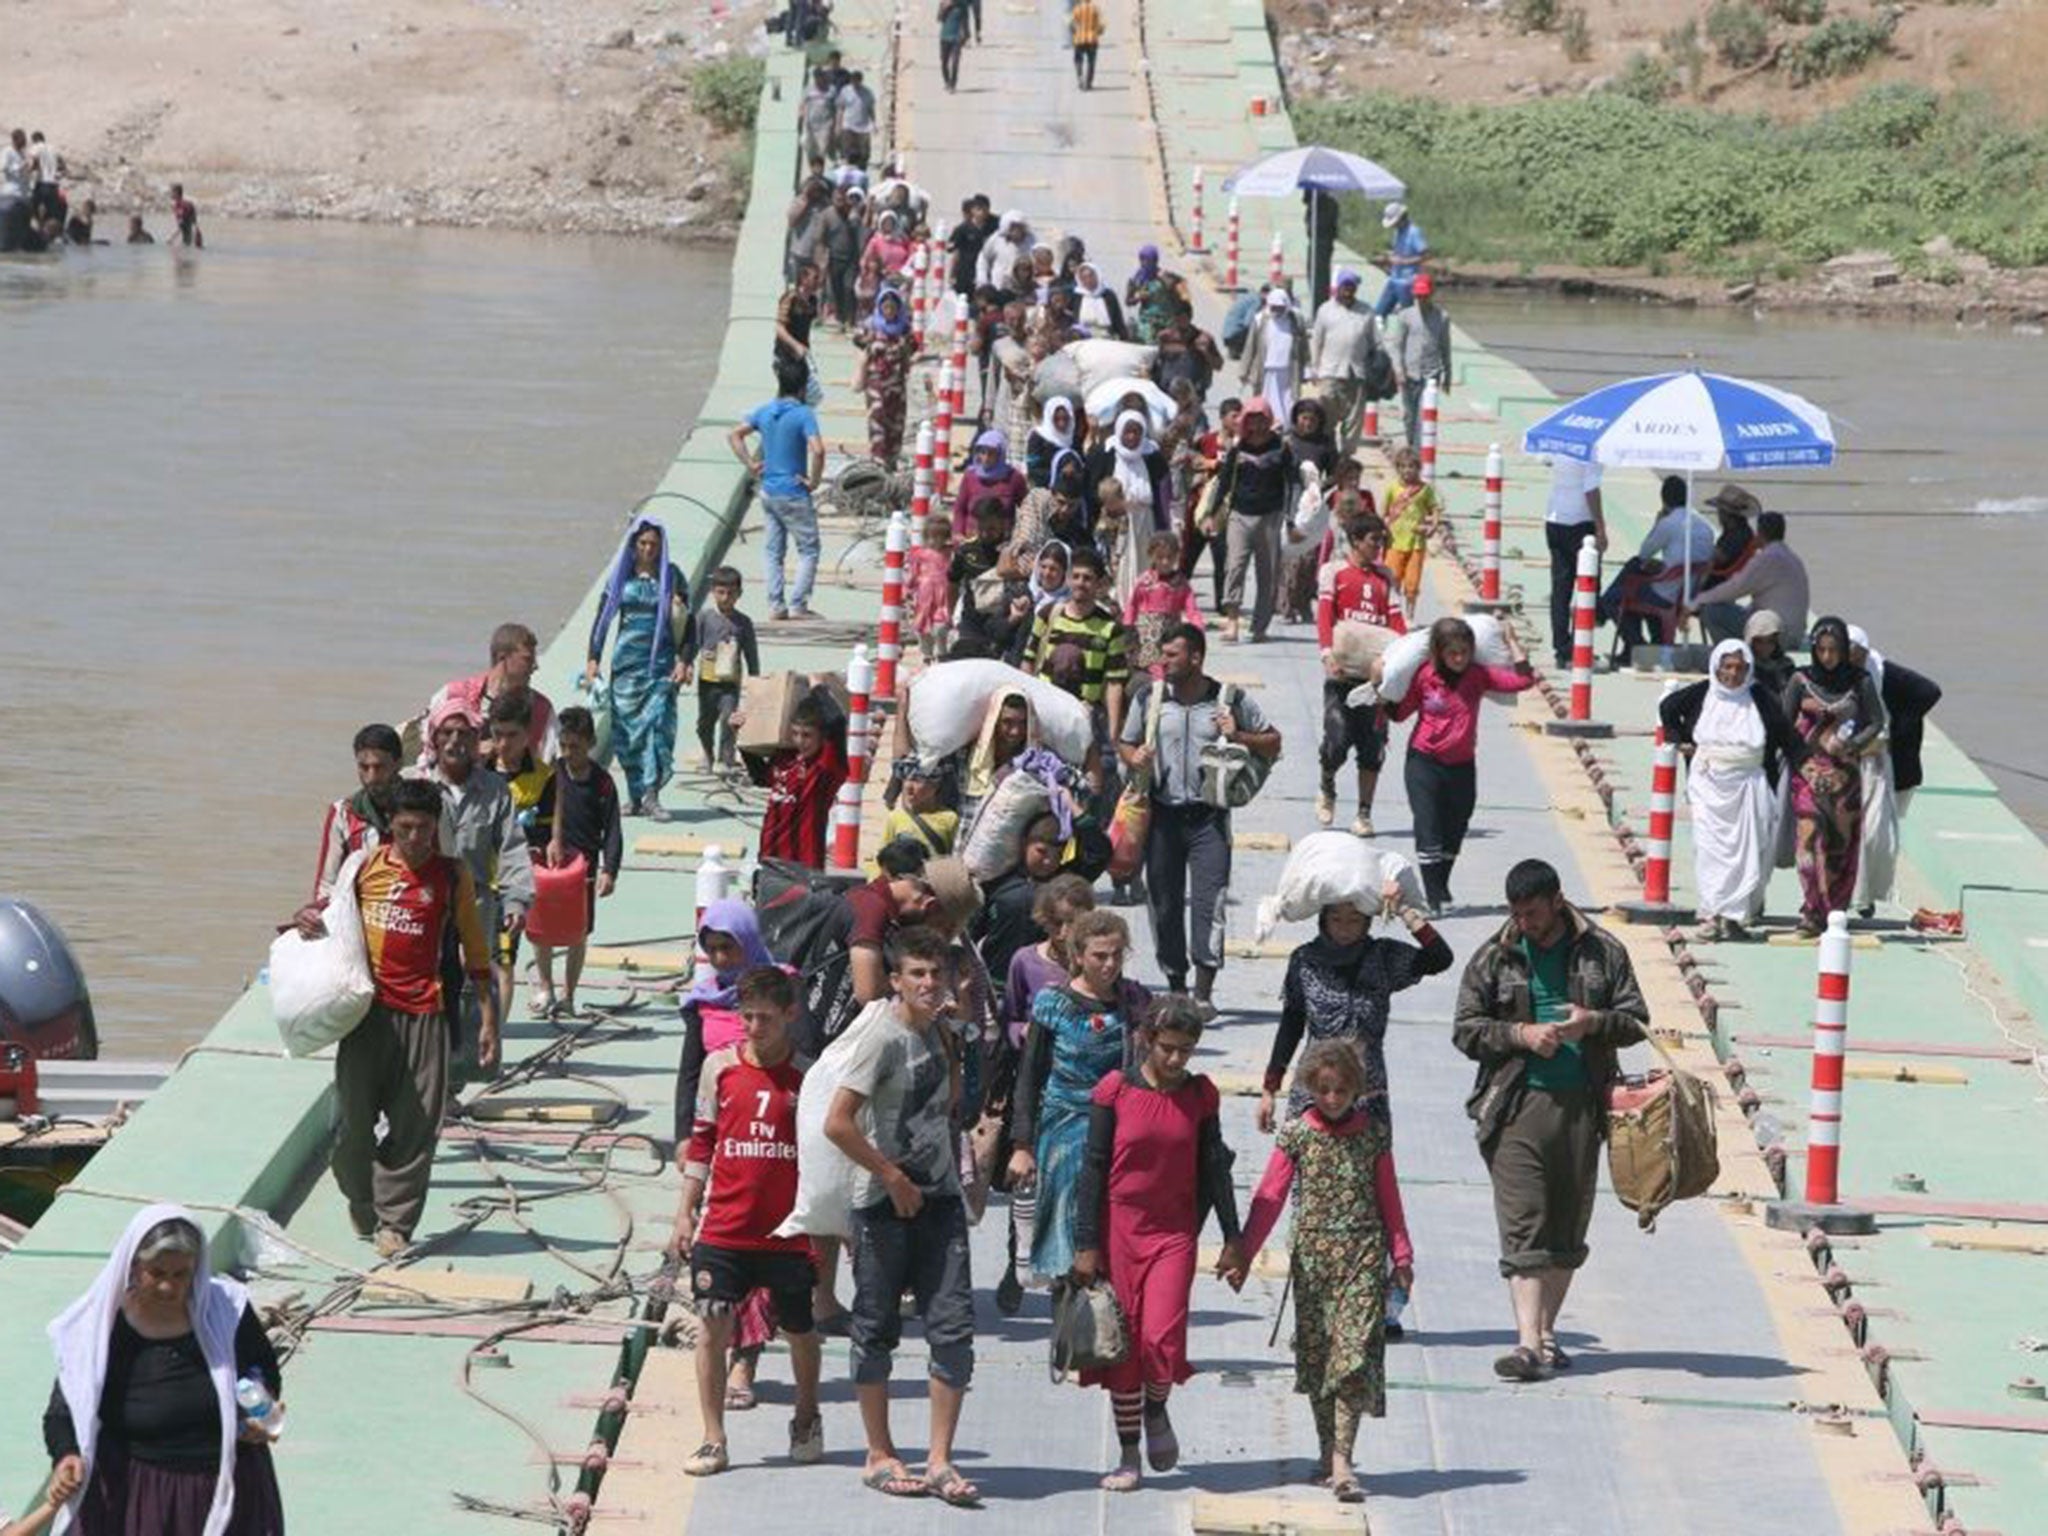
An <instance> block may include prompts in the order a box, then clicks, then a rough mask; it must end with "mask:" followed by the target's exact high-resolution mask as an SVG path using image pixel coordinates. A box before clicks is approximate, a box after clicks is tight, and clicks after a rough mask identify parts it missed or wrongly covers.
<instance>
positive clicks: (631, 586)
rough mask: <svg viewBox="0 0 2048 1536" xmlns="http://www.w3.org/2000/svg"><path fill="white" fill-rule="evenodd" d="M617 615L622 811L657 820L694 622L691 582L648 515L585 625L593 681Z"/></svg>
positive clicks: (632, 531) (615, 709) (615, 724)
mask: <svg viewBox="0 0 2048 1536" xmlns="http://www.w3.org/2000/svg"><path fill="white" fill-rule="evenodd" d="M614 620H617V621H618V626H619V635H618V640H617V641H616V643H615V644H614V645H613V646H612V677H611V684H610V696H611V709H612V749H613V751H614V752H615V753H616V754H617V756H618V759H619V766H620V767H622V768H624V769H625V770H626V791H627V803H628V804H629V805H630V807H631V809H630V811H629V812H628V813H627V814H629V815H634V816H651V817H653V818H654V819H655V820H657V821H659V820H661V819H662V817H663V815H664V814H665V813H664V812H663V811H662V808H661V791H662V787H663V786H664V785H666V784H667V783H668V780H669V774H670V772H671V771H672V770H673V768H674V766H675V757H676V689H677V688H678V687H680V686H681V685H682V684H684V683H686V682H688V681H689V678H690V669H689V666H688V665H687V664H686V663H685V662H683V661H682V660H681V659H680V653H681V652H682V651H686V650H688V649H689V644H688V642H689V638H690V630H691V627H692V625H693V624H694V623H695V622H696V620H695V617H694V615H693V614H692V612H691V609H690V585H689V583H688V581H686V580H685V579H684V577H683V573H682V572H681V571H679V570H677V569H676V567H675V565H674V564H673V563H671V562H670V560H669V557H668V530H667V529H666V528H664V527H662V525H661V524H660V523H659V522H657V521H655V520H654V519H653V518H651V517H640V518H635V519H634V520H633V526H632V527H631V528H629V529H627V530H626V539H625V542H624V543H623V544H621V545H620V546H619V557H618V559H617V560H615V561H614V562H613V563H612V574H611V579H610V580H609V581H608V582H607V583H606V584H605V589H604V601H603V602H601V603H599V604H598V608H597V621H596V622H595V623H594V624H592V625H591V626H590V659H589V662H588V663H587V664H586V666H585V667H584V676H585V677H587V678H589V679H590V680H591V681H593V682H595V680H596V678H597V671H598V666H599V663H601V662H602V661H603V659H604V642H605V635H606V633H607V632H608V631H609V630H610V629H611V626H612V622H613V621H614Z"/></svg>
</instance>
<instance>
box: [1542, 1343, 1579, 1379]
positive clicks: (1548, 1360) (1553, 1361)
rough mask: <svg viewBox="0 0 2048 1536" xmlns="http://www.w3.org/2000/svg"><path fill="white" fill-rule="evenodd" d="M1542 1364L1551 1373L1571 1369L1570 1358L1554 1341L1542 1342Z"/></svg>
mask: <svg viewBox="0 0 2048 1536" xmlns="http://www.w3.org/2000/svg"><path fill="white" fill-rule="evenodd" d="M1543 1363H1544V1364H1545V1365H1547V1366H1549V1367H1550V1368H1551V1369H1552V1370H1553V1371H1568V1370H1570V1369H1571V1368H1572V1357H1571V1356H1570V1355H1568V1354H1566V1353H1565V1352H1564V1350H1563V1349H1561V1348H1560V1347H1559V1346H1558V1342H1557V1340H1555V1339H1545V1340H1544V1341H1543Z"/></svg>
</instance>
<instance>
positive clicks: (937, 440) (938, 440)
mask: <svg viewBox="0 0 2048 1536" xmlns="http://www.w3.org/2000/svg"><path fill="white" fill-rule="evenodd" d="M952 488H953V365H952V364H951V363H943V364H941V365H940V367H939V402H938V420H936V421H935V422H933V423H932V495H933V496H934V497H935V498H937V499H938V500H939V501H940V502H942V503H943V502H944V501H945V499H946V495H947V493H948V492H949V491H951V490H952Z"/></svg>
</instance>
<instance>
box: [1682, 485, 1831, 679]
mask: <svg viewBox="0 0 2048 1536" xmlns="http://www.w3.org/2000/svg"><path fill="white" fill-rule="evenodd" d="M1723 494H1726V493H1725V492H1724V493H1723ZM1707 505H1708V506H1712V505H1713V502H1711V501H1710V502H1708V503H1707ZM1756 537H1757V551H1756V553H1755V554H1753V555H1751V556H1750V557H1749V560H1748V562H1747V563H1746V564H1745V565H1744V566H1743V567H1742V569H1741V570H1739V571H1737V572H1736V573H1735V574H1734V575H1733V576H1730V577H1729V578H1728V579H1727V580H1726V581H1724V582H1721V583H1720V584H1719V585H1717V586H1712V587H1708V588H1707V589H1706V590H1705V591H1703V592H1700V593H1698V594H1697V595H1696V596H1695V597H1694V598H1693V600H1692V607H1693V609H1694V610H1695V611H1697V612H1698V613H1699V615H1700V617H1701V618H1702V619H1703V620H1704V621H1705V622H1706V626H1707V633H1708V634H1709V635H1711V636H1712V637H1713V638H1714V639H1715V640H1717V641H1720V640H1729V639H1733V638H1735V637H1736V636H1738V635H1740V634H1741V633H1742V627H1743V624H1744V623H1745V622H1746V621H1747V620H1748V618H1749V615H1750V614H1752V613H1765V612H1770V613H1775V614H1776V615H1777V616H1778V618H1779V620H1780V621H1781V622H1782V623H1783V624H1784V626H1785V633H1786V634H1788V635H1790V636H1791V637H1792V641H1793V643H1794V644H1795V645H1796V644H1798V643H1799V642H1800V641H1801V640H1803V639H1804V638H1805V637H1806V617H1807V613H1808V611H1809V610H1810V609H1811V607H1812V605H1813V591H1812V586H1811V584H1810V583H1809V582H1808V580H1807V577H1806V562H1805V561H1803V560H1801V559H1800V558H1799V557H1798V556H1797V555H1796V554H1794V553H1793V552H1792V546H1791V545H1789V544H1787V543H1786V542H1785V514H1784V513H1782V512H1766V513H1764V514H1763V515H1762V516H1761V517H1759V518H1758V519H1757V520H1756ZM1739 597H1746V598H1748V599H1749V608H1748V610H1747V611H1745V610H1744V609H1742V608H1741V607H1739V606H1738V605H1737V604H1736V601H1735V600H1736V599H1737V598H1739Z"/></svg>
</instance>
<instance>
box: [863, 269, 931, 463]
mask: <svg viewBox="0 0 2048 1536" xmlns="http://www.w3.org/2000/svg"><path fill="white" fill-rule="evenodd" d="M916 355H917V342H916V339H915V338H914V337H913V336H912V335H911V334H910V315H909V312H908V311H907V310H906V309H905V308H904V305H903V295H902V294H900V293H898V292H897V291H896V290H895V289H894V288H884V289H883V290H882V292H881V294H880V296H879V297H878V298H876V300H875V312H874V313H873V314H872V315H870V316H869V317H868V323H867V329H866V331H865V333H864V338H863V346H862V349H861V354H860V367H859V368H858V369H857V370H856V372H855V374H854V378H853V387H854V388H855V389H857V390H860V391H861V392H862V393H863V395H864V396H865V397H866V399H867V402H868V453H869V455H870V456H872V457H874V458H877V459H880V460H881V461H882V462H883V463H884V464H887V465H888V466H889V467H890V468H891V469H894V468H895V467H896V460H897V459H898V458H899V457H900V456H901V455H902V452H903V417H904V412H905V410H906V408H907V403H908V390H909V383H910V362H911V359H912V358H913V357H915V356H916Z"/></svg>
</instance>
